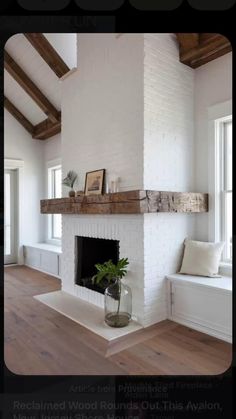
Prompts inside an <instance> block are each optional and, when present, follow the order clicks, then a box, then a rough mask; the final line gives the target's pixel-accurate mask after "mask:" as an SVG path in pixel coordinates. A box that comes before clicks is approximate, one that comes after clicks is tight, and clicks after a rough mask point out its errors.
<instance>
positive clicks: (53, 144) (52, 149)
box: [43, 134, 61, 163]
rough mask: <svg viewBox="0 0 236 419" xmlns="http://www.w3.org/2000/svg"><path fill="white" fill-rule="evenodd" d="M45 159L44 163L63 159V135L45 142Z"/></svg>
mask: <svg viewBox="0 0 236 419" xmlns="http://www.w3.org/2000/svg"><path fill="white" fill-rule="evenodd" d="M43 147H44V151H43V158H44V162H45V163H47V162H48V161H50V160H55V159H60V158H61V134H57V135H55V136H54V137H51V138H49V139H48V140H46V141H43Z"/></svg>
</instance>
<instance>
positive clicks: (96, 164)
mask: <svg viewBox="0 0 236 419" xmlns="http://www.w3.org/2000/svg"><path fill="white" fill-rule="evenodd" d="M78 63H79V68H78V71H77V72H75V73H73V74H72V75H71V76H70V77H68V78H67V79H65V80H64V81H63V86H62V115H63V118H62V121H63V122H62V163H63V173H64V174H66V172H67V171H68V170H70V169H74V170H76V171H77V172H78V174H79V185H78V188H79V189H83V186H84V179H85V174H86V172H88V171H92V170H96V169H101V168H105V169H106V171H107V173H108V174H113V173H116V174H117V175H118V176H120V178H121V184H120V185H121V190H133V189H154V190H171V191H184V192H188V191H191V190H194V181H193V179H194V165H193V161H194V160H193V85H194V76H193V70H192V69H190V68H189V67H186V66H184V65H183V64H181V63H180V62H179V50H178V45H177V42H176V40H175V38H174V35H170V34H154V35H151V34H145V35H143V34H137V35H136V34H122V35H121V36H119V37H117V36H116V34H79V35H78ZM66 193H67V191H66ZM66 193H65V194H66ZM194 225H195V216H194V215H191V214H169V213H162V214H160V213H159V214H145V215H109V216H107V215H63V231H62V289H63V290H64V291H66V292H67V293H70V294H72V295H74V296H77V297H79V298H82V299H84V300H86V301H88V302H90V303H91V304H95V305H98V306H103V296H102V295H101V294H98V293H96V292H94V291H91V290H88V289H86V288H84V287H81V286H78V285H76V284H75V237H76V236H83V237H94V238H105V239H113V240H118V241H119V242H120V243H119V244H120V258H122V257H128V259H129V262H130V265H129V268H128V269H129V272H128V275H127V277H126V279H125V281H127V284H128V285H130V287H131V289H132V294H133V316H134V318H136V319H137V320H138V322H139V323H140V324H142V325H143V326H149V325H151V324H154V323H156V322H159V321H161V320H164V319H166V318H167V298H166V285H165V284H166V282H165V276H166V275H167V274H170V273H174V272H176V271H177V270H178V267H179V264H180V259H181V253H182V250H183V241H184V239H185V237H186V236H189V237H193V236H194Z"/></svg>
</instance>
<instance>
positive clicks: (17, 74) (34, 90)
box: [4, 51, 59, 122]
mask: <svg viewBox="0 0 236 419" xmlns="http://www.w3.org/2000/svg"><path fill="white" fill-rule="evenodd" d="M4 67H5V69H6V70H7V71H8V73H9V74H10V75H11V76H12V77H13V78H14V79H15V80H16V81H17V83H19V85H20V86H21V87H22V88H23V89H24V90H25V91H26V93H28V95H29V96H30V97H31V98H32V99H33V100H34V101H35V103H37V105H38V106H39V107H40V109H42V111H43V112H44V113H45V114H46V115H47V116H48V117H49V119H50V120H51V121H52V122H58V120H59V112H58V111H57V109H56V108H55V107H54V106H53V105H52V104H51V103H50V102H49V100H48V99H47V98H46V96H44V94H43V93H42V92H41V91H40V89H39V88H38V87H37V86H36V85H35V84H34V83H33V82H32V81H31V80H30V78H29V77H28V76H27V74H26V73H25V72H24V71H23V70H22V69H21V68H20V66H19V65H18V64H17V63H16V62H15V61H14V59H13V58H12V57H11V56H10V55H9V54H8V53H7V52H6V51H5V53H4Z"/></svg>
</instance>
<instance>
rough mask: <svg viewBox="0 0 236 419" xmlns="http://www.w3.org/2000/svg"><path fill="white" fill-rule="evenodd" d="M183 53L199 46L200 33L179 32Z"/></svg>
mask: <svg viewBox="0 0 236 419" xmlns="http://www.w3.org/2000/svg"><path fill="white" fill-rule="evenodd" d="M176 36H177V38H178V41H179V43H180V48H181V51H182V53H183V52H184V51H189V50H190V49H192V48H197V47H198V46H199V33H188V34H185V33H177V34H176Z"/></svg>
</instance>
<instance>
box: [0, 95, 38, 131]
mask: <svg viewBox="0 0 236 419" xmlns="http://www.w3.org/2000/svg"><path fill="white" fill-rule="evenodd" d="M4 107H5V108H6V109H7V110H8V112H10V114H11V115H12V116H13V117H14V118H15V119H16V120H17V121H18V122H19V123H20V124H21V125H22V126H23V127H24V128H25V129H26V130H27V131H28V132H29V133H30V134H31V135H33V132H34V126H33V124H31V122H30V121H29V120H28V119H27V118H26V117H25V116H24V115H23V114H22V113H21V112H20V111H19V109H17V108H16V106H15V105H13V103H12V102H11V101H10V100H9V99H7V98H6V97H4Z"/></svg>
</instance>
